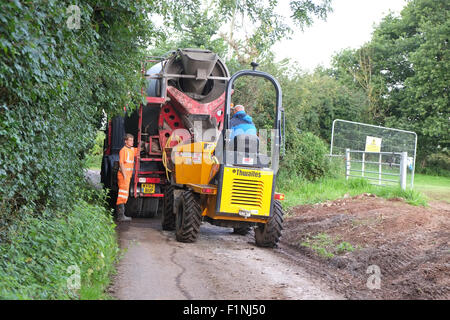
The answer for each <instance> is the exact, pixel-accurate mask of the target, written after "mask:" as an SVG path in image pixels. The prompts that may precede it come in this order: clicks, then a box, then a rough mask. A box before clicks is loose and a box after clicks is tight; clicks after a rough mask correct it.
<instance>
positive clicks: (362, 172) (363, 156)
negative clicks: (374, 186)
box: [361, 152, 366, 177]
mask: <svg viewBox="0 0 450 320" xmlns="http://www.w3.org/2000/svg"><path fill="white" fill-rule="evenodd" d="M365 162H366V153H365V152H363V153H362V165H361V177H364V169H365V167H366V166H365V164H366V163H365Z"/></svg>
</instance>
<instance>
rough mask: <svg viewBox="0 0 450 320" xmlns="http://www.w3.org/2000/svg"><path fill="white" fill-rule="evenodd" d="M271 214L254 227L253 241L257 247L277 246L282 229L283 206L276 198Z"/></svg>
mask: <svg viewBox="0 0 450 320" xmlns="http://www.w3.org/2000/svg"><path fill="white" fill-rule="evenodd" d="M274 201H275V202H274V204H273V214H272V216H271V217H270V218H269V221H267V223H265V224H261V225H258V226H257V227H256V228H255V241H256V245H257V246H259V247H268V248H274V247H276V246H277V243H278V240H279V239H280V237H281V230H282V229H283V208H282V207H281V203H280V202H279V201H278V200H274Z"/></svg>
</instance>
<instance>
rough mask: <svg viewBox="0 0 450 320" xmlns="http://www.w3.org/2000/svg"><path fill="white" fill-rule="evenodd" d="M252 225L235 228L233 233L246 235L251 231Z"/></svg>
mask: <svg viewBox="0 0 450 320" xmlns="http://www.w3.org/2000/svg"><path fill="white" fill-rule="evenodd" d="M250 229H251V227H241V228H233V233H235V234H240V235H241V236H245V235H247V234H248V233H249V232H250Z"/></svg>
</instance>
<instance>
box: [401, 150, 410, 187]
mask: <svg viewBox="0 0 450 320" xmlns="http://www.w3.org/2000/svg"><path fill="white" fill-rule="evenodd" d="M407 164H408V152H402V158H401V160H400V186H401V188H402V190H406V175H407V173H408V171H407Z"/></svg>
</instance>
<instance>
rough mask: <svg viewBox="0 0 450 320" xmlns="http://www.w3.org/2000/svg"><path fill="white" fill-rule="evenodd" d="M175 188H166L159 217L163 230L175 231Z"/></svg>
mask: <svg viewBox="0 0 450 320" xmlns="http://www.w3.org/2000/svg"><path fill="white" fill-rule="evenodd" d="M174 203H175V188H174V187H173V186H168V187H166V190H165V192H164V199H163V210H162V217H161V225H162V229H163V230H167V231H173V230H175V211H174Z"/></svg>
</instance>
